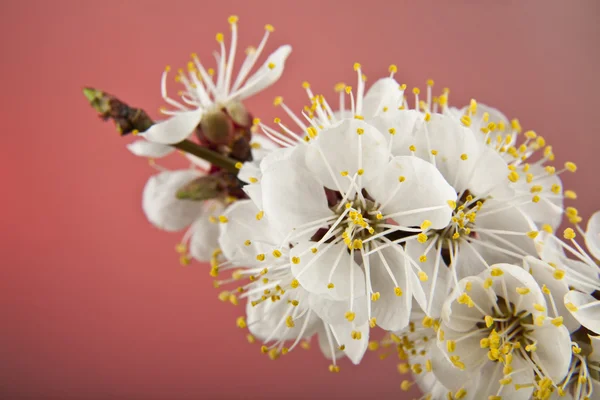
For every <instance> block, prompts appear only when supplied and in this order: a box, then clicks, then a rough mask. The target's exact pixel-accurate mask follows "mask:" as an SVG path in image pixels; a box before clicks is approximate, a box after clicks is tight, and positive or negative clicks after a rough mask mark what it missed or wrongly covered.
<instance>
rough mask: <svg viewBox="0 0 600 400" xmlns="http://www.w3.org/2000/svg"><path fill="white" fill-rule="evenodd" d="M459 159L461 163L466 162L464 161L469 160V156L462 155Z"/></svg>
mask: <svg viewBox="0 0 600 400" xmlns="http://www.w3.org/2000/svg"><path fill="white" fill-rule="evenodd" d="M460 159H461V160H463V161H466V160H468V159H469V156H468V155H466V154H464V153H463V154H461V155H460Z"/></svg>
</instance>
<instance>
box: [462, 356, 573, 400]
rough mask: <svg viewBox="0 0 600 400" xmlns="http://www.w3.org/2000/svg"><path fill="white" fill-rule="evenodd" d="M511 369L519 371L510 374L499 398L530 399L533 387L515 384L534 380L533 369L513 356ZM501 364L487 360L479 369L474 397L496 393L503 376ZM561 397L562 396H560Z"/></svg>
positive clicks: (523, 383)
mask: <svg viewBox="0 0 600 400" xmlns="http://www.w3.org/2000/svg"><path fill="white" fill-rule="evenodd" d="M511 367H513V370H515V371H519V372H518V373H514V374H512V375H511V376H510V377H511V378H512V382H511V384H509V385H505V386H504V387H503V388H502V392H501V398H502V399H510V400H530V399H531V394H532V392H533V387H528V386H525V387H523V388H519V389H517V388H516V387H515V385H529V384H531V383H532V382H533V381H534V375H533V369H532V368H531V366H530V365H528V364H527V363H526V362H525V361H524V360H523V359H521V358H520V357H514V358H513V362H512V363H511ZM502 369H503V364H502V363H499V362H496V363H492V362H487V363H486V365H485V366H484V367H483V368H482V369H481V371H480V374H479V377H478V378H477V379H478V380H479V384H478V385H477V390H476V392H475V393H474V395H475V397H474V399H477V400H479V399H487V398H488V396H489V395H490V394H491V393H493V394H495V393H497V392H498V390H499V389H500V382H499V381H500V380H501V379H503V378H504V373H503V371H502ZM561 399H562V397H561Z"/></svg>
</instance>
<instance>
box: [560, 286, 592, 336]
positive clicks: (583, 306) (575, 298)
mask: <svg viewBox="0 0 600 400" xmlns="http://www.w3.org/2000/svg"><path fill="white" fill-rule="evenodd" d="M564 303H565V305H566V306H567V308H572V307H571V305H573V306H575V307H576V311H571V314H573V316H574V317H575V319H576V320H577V321H579V323H581V325H583V326H584V327H586V328H588V329H589V330H591V331H592V332H594V333H596V334H600V300H596V299H595V298H594V297H593V296H591V295H589V294H586V293H581V292H577V291H575V290H571V291H569V292H568V293H567V294H566V295H565V298H564Z"/></svg>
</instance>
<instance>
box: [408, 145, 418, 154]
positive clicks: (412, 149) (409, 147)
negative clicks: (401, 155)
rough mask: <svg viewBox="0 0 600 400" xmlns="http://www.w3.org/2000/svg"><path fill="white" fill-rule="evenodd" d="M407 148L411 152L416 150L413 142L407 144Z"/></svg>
mask: <svg viewBox="0 0 600 400" xmlns="http://www.w3.org/2000/svg"><path fill="white" fill-rule="evenodd" d="M408 149H409V150H410V151H412V152H415V151H417V148H416V147H415V145H414V144H411V145H410V146H408Z"/></svg>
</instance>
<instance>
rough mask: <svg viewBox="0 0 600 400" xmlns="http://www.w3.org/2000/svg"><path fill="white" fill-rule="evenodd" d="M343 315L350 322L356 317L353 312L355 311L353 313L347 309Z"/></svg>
mask: <svg viewBox="0 0 600 400" xmlns="http://www.w3.org/2000/svg"><path fill="white" fill-rule="evenodd" d="M344 317H345V318H346V319H347V320H348V321H350V322H352V321H354V318H356V314H355V313H353V312H352V311H347V312H346V313H345V314H344Z"/></svg>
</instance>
